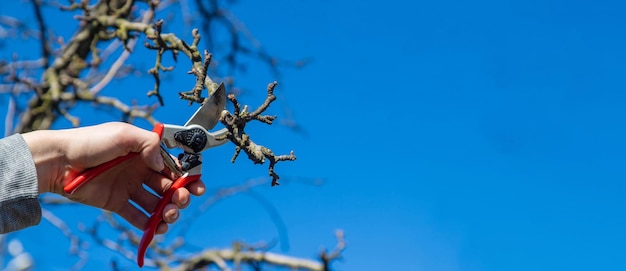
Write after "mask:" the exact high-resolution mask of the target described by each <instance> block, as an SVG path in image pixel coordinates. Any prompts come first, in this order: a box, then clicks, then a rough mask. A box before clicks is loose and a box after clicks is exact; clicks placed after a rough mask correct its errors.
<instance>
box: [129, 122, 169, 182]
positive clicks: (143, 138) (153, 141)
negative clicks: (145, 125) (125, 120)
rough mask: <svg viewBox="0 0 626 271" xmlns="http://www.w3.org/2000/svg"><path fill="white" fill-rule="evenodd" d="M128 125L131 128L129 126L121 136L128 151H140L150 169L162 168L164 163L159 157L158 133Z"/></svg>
mask: <svg viewBox="0 0 626 271" xmlns="http://www.w3.org/2000/svg"><path fill="white" fill-rule="evenodd" d="M128 126H129V127H132V128H129V129H128V131H126V132H125V133H124V136H123V137H124V139H123V142H124V145H125V147H126V149H127V150H128V152H138V153H140V155H141V158H142V159H143V161H144V163H146V165H148V167H150V168H151V169H152V170H155V171H161V170H163V168H164V167H165V164H164V163H163V157H161V139H160V138H159V135H158V134H156V133H154V132H151V131H148V130H144V129H141V128H139V127H136V126H133V125H130V124H129V125H128Z"/></svg>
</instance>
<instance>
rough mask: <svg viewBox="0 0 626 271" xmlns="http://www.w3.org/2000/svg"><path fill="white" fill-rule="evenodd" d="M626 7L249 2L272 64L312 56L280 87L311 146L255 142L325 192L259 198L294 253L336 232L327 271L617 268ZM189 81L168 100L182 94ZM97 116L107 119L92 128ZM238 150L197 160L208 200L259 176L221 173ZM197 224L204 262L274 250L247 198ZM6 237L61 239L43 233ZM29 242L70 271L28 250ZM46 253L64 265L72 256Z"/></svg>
mask: <svg viewBox="0 0 626 271" xmlns="http://www.w3.org/2000/svg"><path fill="white" fill-rule="evenodd" d="M3 4H4V3H3ZM0 8H2V5H0ZM625 8H626V5H624V3H623V2H621V1H604V0H599V1H550V0H544V1H474V2H467V1H459V0H448V1H385V2H380V1H303V0H302V1H285V0H277V1H269V3H261V2H258V1H257V2H254V1H241V2H240V3H239V4H238V5H237V6H236V8H235V11H234V12H235V13H236V14H237V15H238V16H240V18H241V19H242V21H244V22H245V23H247V26H248V28H249V29H250V31H251V32H252V33H253V34H254V35H256V37H257V38H258V39H259V40H260V41H261V42H262V43H263V44H264V45H265V47H266V48H267V49H268V50H269V51H270V52H272V53H274V54H276V55H279V56H283V57H284V58H291V59H295V58H299V57H312V58H313V62H312V63H311V64H310V65H309V66H307V67H305V68H304V69H301V70H288V71H287V72H286V73H285V77H284V78H283V80H282V81H281V84H282V85H283V86H284V88H283V89H282V90H281V91H282V92H281V93H282V94H284V97H285V101H286V105H288V106H289V107H290V108H292V110H293V113H294V114H295V119H296V120H297V121H298V122H299V124H300V125H302V126H303V127H304V129H305V130H306V131H307V133H308V136H301V135H300V134H295V133H293V132H292V131H290V130H288V129H286V128H284V127H269V128H268V127H264V126H261V125H258V126H254V127H252V128H251V131H250V132H251V134H252V135H253V136H256V138H258V141H259V142H262V143H264V144H266V145H268V146H269V147H272V148H273V149H274V150H275V151H277V152H285V153H286V152H288V151H289V150H291V149H293V150H295V152H296V154H297V155H298V161H296V162H294V163H284V164H279V165H278V167H277V170H278V172H279V173H280V174H282V175H283V176H285V178H287V177H290V178H323V179H324V180H325V185H324V186H321V187H312V186H307V185H303V184H300V183H297V182H294V183H288V182H286V183H285V185H283V186H280V187H274V188H270V187H263V188H261V189H257V190H255V195H260V196H262V197H264V198H265V199H266V200H268V201H270V202H271V203H272V204H273V205H274V206H275V208H276V209H277V211H278V212H279V213H280V214H281V216H282V219H283V221H284V223H285V225H286V227H287V228H288V236H289V244H290V247H289V250H288V251H286V253H290V254H294V255H298V256H304V257H312V256H314V255H315V253H317V252H318V251H319V248H320V247H322V246H325V247H332V246H333V245H334V239H333V230H334V229H336V228H341V229H344V230H345V232H346V238H347V241H348V244H349V247H348V248H347V250H346V251H345V253H344V260H343V261H342V262H338V263H336V264H335V265H334V266H335V268H336V270H346V271H347V270H407V271H413V270H428V271H439V270H442V271H448V270H464V271H465V270H467V271H474V270H488V271H491V270H493V271H497V270H510V271H513V270H623V269H624V268H626V219H625V218H624V208H625V207H624V206H626V199H625V197H624V195H625V194H626V186H625V185H624V183H625V182H624V180H625V179H626V167H625V163H626V143H625V140H624V138H626V129H624V123H625V122H626V121H625V118H624V116H626V106H625V105H626V94H624V93H625V92H624V90H625V89H626V83H625V80H624V79H623V78H625V77H624V75H626V38H625V37H626V35H625V33H626V16H624V10H625ZM24 11H27V12H30V9H25V10H24ZM3 12H4V11H3ZM15 12H20V11H17V10H16V11H15ZM27 14H30V13H27ZM148 65H150V64H149V63H147V64H146V66H148ZM181 66H182V65H181ZM184 69H186V66H182V67H181V72H180V73H178V74H176V75H172V77H173V78H172V79H171V80H172V81H170V82H169V84H170V86H171V87H172V88H176V87H177V85H176V83H175V82H179V81H178V80H181V81H180V82H186V81H182V80H188V78H187V77H185V76H184V75H183V72H182V71H184ZM242 80H243V79H242ZM273 80H274V78H271V76H270V75H269V74H268V73H266V72H264V71H262V69H261V68H259V69H258V73H257V70H252V71H249V76H248V77H246V79H245V82H242V84H244V85H246V86H248V87H254V88H258V89H262V88H264V86H265V85H266V84H267V83H268V82H270V81H273ZM116 87H118V88H122V87H123V88H125V87H128V88H137V89H148V88H150V87H151V84H150V83H145V84H144V85H116ZM111 91H112V90H111ZM173 91H179V90H178V89H176V90H173ZM137 93H138V94H137V95H142V93H143V91H140V92H137ZM242 99H244V102H247V103H250V104H255V102H258V101H260V99H262V95H261V94H258V95H250V96H245V97H243V98H242ZM3 102H4V100H3ZM282 104H283V105H284V104H285V103H282ZM170 105H171V106H172V107H170ZM3 106H4V105H3ZM177 107H181V108H182V107H184V103H177V102H176V101H175V100H172V99H170V101H169V105H168V106H167V107H166V108H164V109H162V110H159V111H158V112H157V113H156V114H157V115H156V116H157V117H159V118H160V119H162V120H164V121H170V122H174V121H178V122H182V121H184V120H177V117H176V116H172V114H171V113H168V112H172V111H169V110H178V109H177ZM172 108H173V109H172ZM180 110H183V109H180ZM275 110H276V112H277V113H278V114H280V113H281V110H280V106H277V108H276V109H275ZM104 118H108V119H109V120H111V119H115V116H114V115H112V114H111V115H105V117H96V118H93V120H91V119H86V120H85V123H90V122H92V123H95V122H99V121H104V120H105V119H104ZM64 125H67V124H66V123H60V124H59V127H62V126H64ZM147 128H149V127H147ZM230 152H231V150H230V149H229V148H223V149H220V150H215V151H214V152H211V153H210V154H207V157H210V158H209V159H212V160H214V161H215V164H212V165H210V166H209V165H207V166H206V167H205V169H204V170H205V175H206V176H207V177H206V178H205V180H206V181H207V183H208V184H209V185H211V186H215V187H217V186H223V185H227V184H232V183H236V182H242V181H245V180H246V179H248V178H255V177H259V176H262V175H263V174H264V173H265V168H264V167H260V166H253V165H249V164H250V163H248V162H247V161H245V160H244V159H241V158H240V161H238V162H237V164H236V165H235V166H232V165H230V164H229V163H228V160H229V158H230ZM234 168H236V169H238V170H237V171H236V172H234V171H233V169H234ZM201 201H202V199H197V200H196V201H195V202H196V203H199V202H201ZM59 212H60V213H61V214H63V213H64V211H59ZM81 214H83V213H81ZM65 215H69V213H67V212H65ZM90 215H92V216H95V215H97V212H95V211H93V210H91V209H86V210H85V211H84V216H85V217H88V216H90ZM183 215H184V214H183ZM201 219H202V223H203V224H200V223H196V224H194V228H193V230H194V235H193V236H194V244H195V245H197V246H201V247H213V246H227V245H229V244H230V241H231V240H233V239H240V240H245V241H248V242H256V241H259V240H269V239H272V238H274V237H276V236H277V234H276V230H275V226H274V225H273V224H272V222H271V219H270V218H269V215H268V214H267V213H266V212H264V211H263V208H261V207H260V206H259V204H258V203H257V202H255V201H254V200H252V198H251V197H249V196H245V195H241V196H237V197H235V198H232V199H229V200H227V201H224V202H222V203H220V204H218V205H217V206H216V207H215V208H213V209H210V210H209V211H208V212H207V213H206V214H204V215H203V216H202V218H201ZM15 236H16V237H22V238H25V239H27V241H28V240H29V239H37V238H48V236H58V237H54V238H55V239H54V240H57V239H58V240H61V241H62V240H63V238H62V237H60V234H58V233H57V232H55V231H54V230H51V229H50V227H48V226H46V225H42V226H40V227H37V228H33V229H29V230H27V231H23V232H20V233H17V234H16V235H15ZM51 238H52V237H51ZM39 240H41V239H39ZM25 245H26V248H27V249H29V250H30V251H31V252H32V253H33V254H34V255H35V256H36V257H39V259H41V261H43V262H44V263H54V264H57V265H59V266H60V268H59V269H64V268H63V267H64V265H63V261H62V260H56V259H53V258H52V256H49V255H50V254H49V253H50V252H49V251H42V250H41V249H40V247H41V246H40V245H38V244H34V243H32V240H31V243H30V244H29V243H28V242H27V243H26V244H25ZM46 247H48V248H52V249H55V250H57V251H55V252H53V254H55V255H56V256H58V257H65V255H66V252H65V250H64V249H65V245H51V244H47V245H46ZM94 251H96V250H95V249H94ZM275 251H277V252H280V251H281V250H280V249H278V248H277V249H276V250H275ZM115 257H116V256H115V255H113V256H111V255H108V256H103V257H102V259H98V258H97V257H96V258H95V259H94V263H92V265H90V267H91V268H94V270H95V269H96V268H98V267H102V265H106V263H107V262H108V261H109V260H110V259H111V258H115ZM117 258H120V259H121V257H117ZM98 260H101V262H98ZM65 262H67V260H66V261H65ZM121 263H122V264H123V265H124V267H127V268H131V269H132V268H133V263H132V262H129V261H121ZM98 264H99V265H98ZM39 267H40V269H39V270H44V269H46V268H45V266H43V267H42V266H39ZM102 270H106V269H102Z"/></svg>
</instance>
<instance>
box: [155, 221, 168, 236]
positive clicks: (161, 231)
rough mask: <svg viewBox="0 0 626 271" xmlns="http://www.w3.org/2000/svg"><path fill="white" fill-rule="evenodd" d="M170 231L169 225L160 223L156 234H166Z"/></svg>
mask: <svg viewBox="0 0 626 271" xmlns="http://www.w3.org/2000/svg"><path fill="white" fill-rule="evenodd" d="M168 229H169V226H168V225H167V223H164V222H161V223H159V226H157V230H156V234H164V233H166V232H167V230H168Z"/></svg>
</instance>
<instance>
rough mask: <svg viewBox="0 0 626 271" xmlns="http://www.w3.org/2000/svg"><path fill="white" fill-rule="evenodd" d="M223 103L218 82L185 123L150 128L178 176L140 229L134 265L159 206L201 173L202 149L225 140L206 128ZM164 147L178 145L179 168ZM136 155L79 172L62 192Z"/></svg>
mask: <svg viewBox="0 0 626 271" xmlns="http://www.w3.org/2000/svg"><path fill="white" fill-rule="evenodd" d="M225 105H226V90H225V87H224V84H223V83H222V84H220V85H219V87H218V88H217V90H216V91H215V92H214V93H213V94H212V95H211V97H210V98H209V99H208V101H206V102H205V103H204V104H203V105H202V106H201V107H200V108H198V110H196V112H195V113H194V114H193V116H191V118H190V119H189V120H188V121H187V123H185V125H183V126H180V125H173V124H163V123H157V124H156V125H155V126H154V129H153V130H152V131H153V132H155V133H157V134H158V135H159V137H160V138H161V156H163V160H164V163H165V165H166V166H167V167H168V168H169V169H170V170H171V171H172V172H174V173H175V174H176V176H179V177H178V178H177V179H176V180H175V181H174V182H173V183H172V185H171V187H170V188H169V189H168V190H167V191H166V192H165V193H164V194H163V196H162V197H161V199H160V200H159V202H158V204H157V206H156V208H155V209H154V211H153V212H152V213H151V215H150V219H149V220H148V226H147V228H146V229H145V230H144V232H143V236H142V238H141V241H140V243H139V249H138V251H137V264H138V265H139V267H143V264H144V256H145V254H146V250H147V249H148V246H149V245H150V243H151V242H152V239H153V238H154V235H155V233H156V229H157V226H158V225H159V223H160V222H161V220H162V218H163V209H164V208H165V205H167V204H168V203H170V202H171V201H172V195H173V194H174V191H176V190H177V189H178V188H181V187H184V186H186V185H187V184H189V183H192V182H195V181H198V180H200V175H201V173H202V168H201V166H200V164H201V163H202V151H204V150H206V149H208V148H212V147H216V146H220V145H222V144H224V143H226V142H228V140H225V139H224V135H225V134H226V133H227V132H228V130H227V129H226V128H223V129H220V130H218V131H215V132H209V130H210V129H212V128H213V127H215V125H216V124H217V122H218V120H219V117H220V114H221V113H222V111H223V110H224V107H225ZM166 148H168V149H174V148H180V149H182V150H183V153H182V154H180V155H179V157H178V161H179V163H180V165H181V166H180V167H179V166H178V165H177V164H176V162H175V161H174V160H173V159H172V157H171V156H170V154H169V152H168V151H167V150H166ZM137 155H138V153H130V154H127V155H125V156H121V157H118V158H116V159H114V160H111V161H109V162H107V163H104V164H101V165H99V166H96V167H93V168H90V169H87V170H85V171H83V172H81V173H80V174H79V175H78V176H77V177H76V178H74V179H73V180H72V181H70V182H68V183H67V184H66V185H65V187H64V191H65V193H67V194H70V195H71V194H72V193H74V192H75V191H76V190H77V189H79V187H80V186H81V185H83V184H85V183H87V182H89V181H90V180H91V179H93V178H95V177H96V176H98V175H100V174H101V173H103V172H105V171H107V170H109V169H111V168H113V167H114V166H116V165H118V164H120V163H122V162H124V161H126V160H128V159H130V158H133V157H135V156H137Z"/></svg>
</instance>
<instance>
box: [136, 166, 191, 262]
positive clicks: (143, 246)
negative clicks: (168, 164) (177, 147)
mask: <svg viewBox="0 0 626 271" xmlns="http://www.w3.org/2000/svg"><path fill="white" fill-rule="evenodd" d="M198 180H200V174H198V175H191V176H190V175H187V174H185V175H183V176H181V177H179V178H178V179H176V181H174V183H173V184H172V186H170V188H169V189H168V190H167V191H166V192H165V194H163V197H162V198H161V199H160V200H159V203H158V204H157V206H156V208H155V209H154V211H153V212H152V214H151V215H150V219H149V220H148V226H147V227H146V230H144V231H143V236H142V237H141V242H139V250H138V251H137V264H138V265H139V267H143V259H144V256H145V255H146V250H147V249H148V246H149V245H150V243H151V242H152V238H154V235H155V234H156V230H157V227H158V226H159V223H161V221H162V220H163V209H165V205H167V204H168V203H170V202H172V195H174V191H176V190H177V189H178V188H181V187H185V186H187V185H188V184H190V183H192V182H195V181H198Z"/></svg>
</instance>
